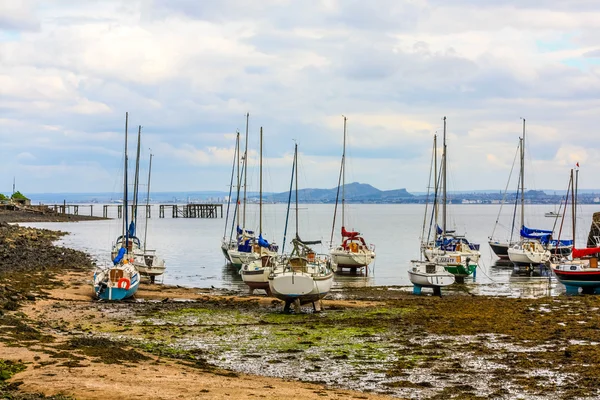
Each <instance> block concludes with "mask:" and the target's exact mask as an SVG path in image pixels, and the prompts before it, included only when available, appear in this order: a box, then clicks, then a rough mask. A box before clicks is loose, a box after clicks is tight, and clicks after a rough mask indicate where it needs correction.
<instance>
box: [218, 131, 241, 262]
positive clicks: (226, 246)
mask: <svg viewBox="0 0 600 400" xmlns="http://www.w3.org/2000/svg"><path fill="white" fill-rule="evenodd" d="M236 167H237V168H236ZM236 169H237V183H236V187H237V197H236V201H235V207H234V219H235V215H238V202H239V201H238V200H239V197H240V132H236V139H235V151H234V153H233V166H232V167H231V180H230V182H229V197H228V198H227V213H226V215H225V231H224V232H223V239H221V251H222V252H223V256H224V257H225V260H227V262H231V257H230V256H229V251H230V250H235V249H236V248H237V240H236V239H234V238H233V230H234V229H235V227H234V226H233V221H232V226H231V231H230V234H229V237H227V228H228V227H229V207H230V206H231V195H232V193H233V175H234V173H235V170H236ZM238 225H239V223H238Z"/></svg>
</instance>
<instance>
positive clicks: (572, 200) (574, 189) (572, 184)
mask: <svg viewBox="0 0 600 400" xmlns="http://www.w3.org/2000/svg"><path fill="white" fill-rule="evenodd" d="M577 172H579V171H577ZM575 180H577V178H575ZM574 186H575V187H574ZM576 190H577V184H575V182H573V170H572V169H571V215H572V218H573V248H575V222H576V221H577V219H576V218H575V209H576V204H575V202H576V201H577V197H576V196H575V191H576Z"/></svg>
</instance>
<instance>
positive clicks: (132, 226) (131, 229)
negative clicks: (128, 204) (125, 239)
mask: <svg viewBox="0 0 600 400" xmlns="http://www.w3.org/2000/svg"><path fill="white" fill-rule="evenodd" d="M129 236H135V222H133V221H131V223H130V224H129Z"/></svg>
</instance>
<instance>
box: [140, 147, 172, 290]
mask: <svg viewBox="0 0 600 400" xmlns="http://www.w3.org/2000/svg"><path fill="white" fill-rule="evenodd" d="M152 156H153V155H152V154H150V165H149V167H148V194H147V196H146V209H148V207H149V205H150V203H149V201H150V176H151V173H152ZM148 221H149V219H148V213H146V223H145V225H144V245H143V246H142V247H140V248H138V249H134V250H133V265H135V266H136V267H137V269H138V271H139V272H140V274H141V275H142V276H147V277H148V278H150V283H154V282H155V280H156V277H157V276H161V275H163V274H164V272H165V269H166V265H165V260H164V259H163V258H162V257H160V256H159V255H158V254H156V250H153V249H149V248H148V247H147V245H148Z"/></svg>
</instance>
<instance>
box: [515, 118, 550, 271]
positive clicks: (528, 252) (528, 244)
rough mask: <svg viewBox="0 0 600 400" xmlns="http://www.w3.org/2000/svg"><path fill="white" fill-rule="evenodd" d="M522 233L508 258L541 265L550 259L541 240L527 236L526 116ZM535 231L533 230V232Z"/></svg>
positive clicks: (523, 263) (522, 140) (523, 153)
mask: <svg viewBox="0 0 600 400" xmlns="http://www.w3.org/2000/svg"><path fill="white" fill-rule="evenodd" d="M520 182H521V233H522V235H521V236H522V238H521V240H519V241H518V242H517V243H514V244H512V245H510V247H509V248H508V251H507V253H508V259H509V260H510V261H512V262H513V264H515V265H539V264H543V263H546V262H548V261H549V260H550V251H549V250H548V249H546V248H545V247H544V246H542V244H541V243H540V241H539V240H535V239H532V238H527V237H525V236H524V235H523V233H528V232H526V231H525V118H523V137H522V138H521V175H520ZM535 231H538V232H539V233H542V234H545V233H550V234H551V233H552V231H541V230H535ZM532 233H533V232H532Z"/></svg>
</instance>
